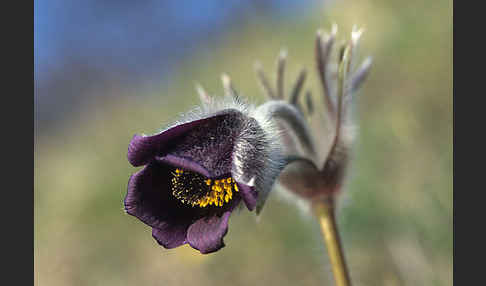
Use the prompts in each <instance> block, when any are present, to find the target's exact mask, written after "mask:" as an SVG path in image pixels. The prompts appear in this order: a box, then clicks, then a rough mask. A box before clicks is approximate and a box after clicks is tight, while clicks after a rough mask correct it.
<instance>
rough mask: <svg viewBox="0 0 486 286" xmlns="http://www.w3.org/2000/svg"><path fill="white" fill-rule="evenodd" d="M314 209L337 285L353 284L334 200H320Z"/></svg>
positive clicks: (346, 285) (348, 285)
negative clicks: (344, 252)
mask: <svg viewBox="0 0 486 286" xmlns="http://www.w3.org/2000/svg"><path fill="white" fill-rule="evenodd" d="M314 210H315V214H316V216H317V218H318V219H319V223H320V225H321V231H322V234H323V236H324V242H325V243H326V247H327V253H328V255H329V259H330V261H331V266H332V272H333V274H334V280H335V282H336V285H337V286H351V279H350V277H349V272H348V268H347V265H346V261H345V260H344V254H343V249H342V246H341V240H340V237H339V232H338V229H337V225H336V219H335V215H334V201H333V200H331V199H329V200H326V201H320V202H318V203H316V204H315V205H314Z"/></svg>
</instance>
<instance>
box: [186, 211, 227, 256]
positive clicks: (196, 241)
mask: <svg viewBox="0 0 486 286" xmlns="http://www.w3.org/2000/svg"><path fill="white" fill-rule="evenodd" d="M230 215H231V211H227V212H225V213H224V214H223V215H222V216H221V217H218V216H216V215H215V216H212V217H203V218H201V219H199V220H198V221H196V222H195V223H193V224H192V225H191V226H190V227H189V229H188V230H187V241H188V242H189V244H190V245H191V246H192V247H193V248H195V249H197V250H199V251H200V252H201V253H202V254H208V253H211V252H215V251H218V250H219V249H221V248H222V247H224V242H223V237H224V236H225V235H226V233H227V232H228V220H229V217H230Z"/></svg>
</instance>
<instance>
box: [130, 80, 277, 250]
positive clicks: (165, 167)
mask: <svg viewBox="0 0 486 286" xmlns="http://www.w3.org/2000/svg"><path fill="white" fill-rule="evenodd" d="M223 84H224V87H225V92H226V95H225V97H224V98H222V99H218V100H216V99H214V98H212V97H209V96H208V95H207V94H206V93H205V92H204V90H202V88H200V87H199V88H198V91H199V95H200V97H201V99H202V106H200V107H198V108H196V109H195V110H193V111H192V112H190V113H188V114H186V115H184V116H183V117H182V118H181V119H180V120H179V121H178V122H177V123H175V124H173V125H172V126H170V127H168V128H166V129H164V130H163V131H161V132H159V133H157V134H154V135H151V136H147V135H135V136H134V137H133V138H132V140H131V142H130V144H129V147H128V161H129V162H130V163H131V164H132V165H133V166H135V167H138V166H143V168H142V169H141V170H139V171H138V172H136V173H134V174H133V175H132V176H131V177H130V179H129V182H128V190H127V194H126V197H125V201H124V204H125V210H126V212H127V213H128V214H130V215H133V216H135V217H137V218H138V219H140V220H141V221H142V222H144V223H145V224H147V225H149V226H150V227H152V236H153V237H154V238H155V240H156V241H157V242H158V243H159V244H160V245H162V246H163V247H165V248H175V247H178V246H181V245H183V244H186V243H188V244H189V245H190V246H191V247H193V248H195V249H197V250H199V251H200V252H201V253H203V254H206V253H211V252H215V251H217V250H219V249H220V248H222V247H223V246H224V242H223V237H224V236H225V235H226V233H227V231H228V220H229V218H230V215H231V213H232V212H233V211H234V210H235V209H236V208H237V207H238V206H239V205H240V204H241V203H244V205H246V207H247V208H248V210H250V211H251V210H253V209H255V208H257V212H259V211H260V210H261V208H262V207H263V205H264V202H265V199H266V197H267V195H268V192H269V191H270V189H271V187H272V185H273V183H274V180H275V178H276V177H277V175H278V173H279V171H280V170H281V169H282V167H283V164H282V158H281V152H280V144H279V142H280V141H279V138H278V137H276V133H275V130H276V129H275V126H273V124H272V122H271V121H270V119H269V118H268V117H267V116H266V115H265V114H264V113H262V112H260V111H259V110H258V109H257V108H255V107H254V106H253V105H250V104H248V103H246V102H244V101H243V100H241V99H240V98H239V96H238V95H237V93H236V91H235V90H234V88H233V87H232V85H231V82H230V81H229V78H228V77H227V76H223Z"/></svg>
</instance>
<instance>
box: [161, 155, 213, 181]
mask: <svg viewBox="0 0 486 286" xmlns="http://www.w3.org/2000/svg"><path fill="white" fill-rule="evenodd" d="M155 159H156V160H157V161H158V162H160V163H166V164H169V165H172V166H174V167H179V168H182V169H184V170H188V171H192V172H195V173H199V174H201V175H203V176H205V177H207V178H211V177H212V176H211V174H210V172H209V171H208V170H206V169H205V168H204V167H202V166H201V165H199V164H197V163H196V162H193V161H191V160H189V159H185V158H180V157H178V156H175V155H172V154H168V155H166V156H164V157H158V156H157V157H155Z"/></svg>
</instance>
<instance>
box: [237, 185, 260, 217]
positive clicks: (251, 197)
mask: <svg viewBox="0 0 486 286" xmlns="http://www.w3.org/2000/svg"><path fill="white" fill-rule="evenodd" d="M237 185H238V190H239V191H240V195H241V197H242V198H243V201H244V202H245V205H246V207H247V208H248V210H249V211H252V210H253V209H254V208H255V206H256V204H257V200H258V193H257V192H256V191H255V187H253V186H249V185H246V184H243V183H239V182H237Z"/></svg>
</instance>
